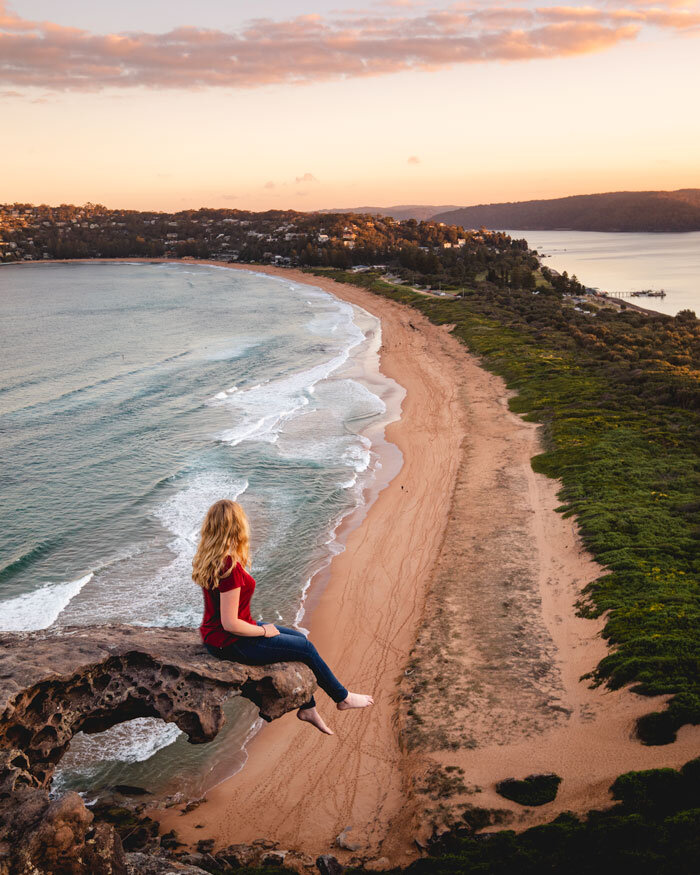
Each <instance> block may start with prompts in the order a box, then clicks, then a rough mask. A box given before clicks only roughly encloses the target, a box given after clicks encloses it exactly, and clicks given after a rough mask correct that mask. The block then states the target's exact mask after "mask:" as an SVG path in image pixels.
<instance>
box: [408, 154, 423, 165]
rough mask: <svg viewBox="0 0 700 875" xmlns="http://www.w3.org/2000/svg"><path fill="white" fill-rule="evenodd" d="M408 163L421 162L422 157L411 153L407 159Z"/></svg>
mask: <svg viewBox="0 0 700 875" xmlns="http://www.w3.org/2000/svg"><path fill="white" fill-rule="evenodd" d="M407 163H408V164H420V158H419V157H418V156H417V155H411V156H410V158H409V159H408V161H407Z"/></svg>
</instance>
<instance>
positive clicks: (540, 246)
mask: <svg viewBox="0 0 700 875" xmlns="http://www.w3.org/2000/svg"><path fill="white" fill-rule="evenodd" d="M506 234H510V235H511V237H515V238H518V239H522V238H524V239H525V240H527V242H528V245H529V246H530V247H531V248H532V249H536V250H537V251H538V252H539V253H541V254H544V255H547V256H548V257H547V258H545V259H544V262H543V263H544V264H546V265H547V266H548V267H553V268H554V269H555V270H558V271H559V272H560V273H561V272H562V271H565V270H566V271H568V272H569V275H570V276H571V275H573V274H575V275H576V276H577V277H578V279H579V280H580V281H581V282H582V283H584V284H585V285H587V286H592V287H594V288H598V289H601V290H603V291H607V292H633V291H637V290H641V289H650V288H651V289H664V290H665V292H666V297H665V298H648V297H644V298H632V299H631V301H632V302H633V303H635V304H638V305H639V306H640V307H647V308H648V309H650V310H657V311H658V312H660V313H668V314H669V315H670V316H675V315H676V313H678V311H679V310H685V309H690V310H694V311H695V313H696V315H698V316H700V231H696V232H692V233H688V234H632V233H612V232H602V231H506Z"/></svg>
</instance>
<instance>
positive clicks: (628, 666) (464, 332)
mask: <svg viewBox="0 0 700 875" xmlns="http://www.w3.org/2000/svg"><path fill="white" fill-rule="evenodd" d="M311 272H313V273H322V274H323V275H324V276H331V277H333V278H335V279H337V280H338V281H340V282H344V283H354V284H356V285H360V286H362V287H364V288H367V289H369V290H370V291H373V292H375V293H377V294H380V295H384V296H386V297H389V298H392V299H393V300H397V301H401V302H403V303H405V304H409V305H411V306H413V307H415V308H417V309H419V310H420V311H421V312H423V313H424V314H425V315H426V316H428V318H430V319H431V320H432V321H433V322H435V323H437V324H452V325H454V326H455V327H454V329H453V333H454V334H455V335H456V336H457V337H459V338H460V340H462V341H463V342H464V343H465V345H466V346H467V347H468V348H469V349H470V350H471V351H472V352H474V353H476V354H478V355H479V356H480V357H481V358H482V361H483V363H484V365H485V366H486V367H487V368H488V369H489V370H491V371H493V372H495V373H497V374H499V375H501V376H503V377H504V378H505V380H506V382H507V384H508V386H509V388H512V389H515V390H517V392H518V395H517V397H515V398H513V399H512V400H511V402H510V406H511V409H513V410H514V411H515V412H518V413H522V414H525V415H526V418H527V419H529V420H531V421H537V422H540V423H542V424H543V425H544V427H545V435H546V446H547V450H546V452H544V453H542V454H540V455H538V456H536V457H535V458H534V459H533V461H532V464H533V467H534V468H535V470H537V471H540V472H542V473H545V474H547V475H549V476H551V477H556V478H559V479H560V480H561V481H562V484H563V487H562V490H561V492H560V498H561V500H562V505H561V507H560V508H559V509H560V511H561V512H562V513H564V514H575V515H576V516H577V518H578V521H579V525H580V529H581V534H582V536H583V539H584V542H585V544H586V546H587V547H588V549H589V550H590V551H591V553H592V554H593V555H594V556H595V558H596V559H597V561H598V562H600V563H601V564H602V565H603V566H605V567H606V568H607V569H608V573H606V574H605V575H604V576H602V577H601V578H599V579H598V580H596V581H595V582H594V583H592V584H591V585H589V586H588V587H587V588H586V590H585V591H584V597H583V598H582V600H581V601H580V603H579V605H578V608H579V611H580V612H581V613H582V614H584V615H587V616H598V615H600V614H602V613H604V612H607V615H606V625H605V628H604V632H603V634H604V636H605V637H606V639H607V641H608V643H609V646H610V653H609V655H608V656H607V657H606V658H605V659H603V660H602V662H601V663H600V664H599V665H598V666H597V668H596V669H595V671H594V672H593V674H592V677H591V680H592V682H594V683H597V684H600V683H606V684H608V685H609V686H610V687H612V688H618V687H622V686H625V685H632V689H633V691H634V692H636V693H640V694H642V695H650V696H651V695H659V694H670V695H671V699H670V700H669V702H668V705H667V707H666V709H665V710H664V711H661V712H655V713H652V714H649V715H647V716H646V717H644V718H642V719H641V720H639V722H638V726H637V731H638V734H639V737H640V739H641V740H642V741H643V742H644V743H646V744H666V743H669V742H671V741H672V740H673V739H674V738H675V733H676V730H677V729H678V728H679V727H680V726H681V725H683V724H684V723H694V724H695V723H700V671H699V668H700V587H699V584H700V500H699V498H698V496H700V452H699V450H700V440H699V436H700V322H698V320H697V319H696V318H695V316H694V314H692V313H690V312H683V313H680V314H678V315H677V316H676V317H671V316H663V315H658V316H647V315H645V314H641V313H635V312H631V311H629V310H627V311H615V310H612V309H607V308H599V309H595V308H593V306H592V305H591V306H590V308H589V309H580V310H577V309H574V307H573V306H572V304H571V302H570V300H569V299H567V298H566V297H564V296H563V295H562V294H561V293H560V292H558V291H556V290H555V289H553V288H546V287H541V288H539V289H538V290H535V291H534V292H533V291H531V290H518V289H503V288H500V289H499V288H497V287H495V286H494V287H492V288H491V290H490V291H489V292H488V293H485V292H484V291H483V290H479V291H469V290H467V291H465V292H464V293H463V297H461V298H459V299H452V298H450V299H447V298H435V297H429V296H425V295H422V294H419V293H416V292H415V291H413V290H408V289H406V288H405V287H402V286H400V285H394V284H392V283H388V282H386V281H384V280H382V279H381V277H380V276H379V274H377V273H376V272H375V273H350V272H346V271H340V270H327V269H326V270H321V269H315V270H312V271H311Z"/></svg>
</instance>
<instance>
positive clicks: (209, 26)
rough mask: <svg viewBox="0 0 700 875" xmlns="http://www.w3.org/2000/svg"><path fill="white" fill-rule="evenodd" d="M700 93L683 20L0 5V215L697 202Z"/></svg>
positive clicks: (682, 3) (518, 11)
mask: <svg viewBox="0 0 700 875" xmlns="http://www.w3.org/2000/svg"><path fill="white" fill-rule="evenodd" d="M251 13H252V14H251ZM699 90H700V2H695V0H688V2H686V0H665V2H664V0H648V2H647V0H627V2H625V0H590V2H586V3H584V2H575V0H569V2H568V3H567V4H566V5H564V4H559V3H553V2H540V3H533V2H528V0H513V2H508V0H504V2H502V3H492V2H488V0H469V2H449V3H443V2H429V0H426V2H413V0H387V2H373V3H362V2H358V3H357V4H354V5H345V4H344V2H343V0H336V2H325V0H257V2H256V3H255V4H251V3H244V2H235V0H234V2H231V0H198V2H196V3H193V2H178V0H139V2H136V0H120V2H119V3H103V2H95V0H61V2H60V3H57V2H56V0H6V2H3V0H0V111H1V113H2V116H1V118H2V121H1V122H0V150H1V154H2V158H3V170H4V172H3V174H2V185H1V186H0V202H13V201H20V202H33V203H48V204H59V203H76V204H81V203H84V202H86V201H93V202H99V203H103V204H105V205H107V206H110V207H125V208H135V209H159V210H178V209H184V208H191V207H200V206H214V207H217V206H218V207H231V208H239V209H255V210H259V209H270V208H277V209H287V208H293V209H300V210H310V209H318V208H332V207H352V206H364V205H375V206H386V205H390V204H407V203H424V204H426V203H427V204H438V205H439V204H457V205H467V204H475V203H485V202H494V201H503V200H525V199H530V198H540V197H558V196H562V195H567V194H584V193H591V192H600V191H614V190H622V189H627V190H630V189H675V188H700V113H698V111H697V102H698V92H699Z"/></svg>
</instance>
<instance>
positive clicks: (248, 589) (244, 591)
mask: <svg viewBox="0 0 700 875" xmlns="http://www.w3.org/2000/svg"><path fill="white" fill-rule="evenodd" d="M227 572H228V574H226V573H227ZM221 573H222V574H226V577H222V578H221V579H220V580H219V585H218V587H213V588H212V589H205V588H204V587H202V592H203V593H204V618H203V620H202V623H201V625H200V627H199V633H200V635H201V636H202V641H203V642H204V643H205V644H211V645H212V647H226V645H227V644H232V643H233V642H234V641H237V640H238V638H239V637H240V636H238V635H232V634H231V633H230V632H227V631H226V629H224V627H223V626H222V625H221V604H220V593H222V592H228V591H229V590H231V589H237V588H238V587H240V590H241V595H240V599H239V602H238V618H239V619H240V620H245V621H246V623H252V624H253V625H255V620H254V619H253V618H252V616H251V615H250V600H251V598H252V597H253V592H254V591H255V579H254V578H253V577H251V575H250V574H248V572H247V571H246V570H245V568H243V566H242V565H241V563H240V562H236V563H235V564H234V562H233V559H232V558H231V557H230V556H226V557H225V558H224V564H223V565H222V567H221Z"/></svg>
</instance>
